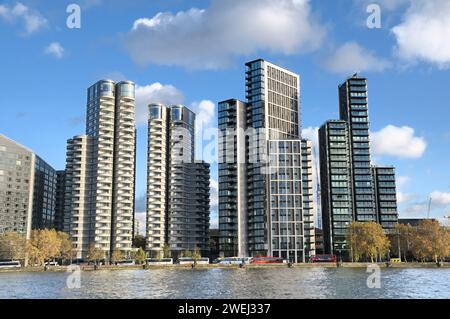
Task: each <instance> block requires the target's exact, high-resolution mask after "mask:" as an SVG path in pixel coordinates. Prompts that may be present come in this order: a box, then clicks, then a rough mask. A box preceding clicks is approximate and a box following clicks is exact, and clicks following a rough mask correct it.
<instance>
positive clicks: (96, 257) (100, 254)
mask: <svg viewBox="0 0 450 319" xmlns="http://www.w3.org/2000/svg"><path fill="white" fill-rule="evenodd" d="M104 258H105V253H104V251H103V250H101V249H100V248H97V247H95V244H91V245H90V246H89V249H88V253H87V259H88V261H90V262H94V263H95V265H97V263H98V262H99V261H100V260H102V259H104Z"/></svg>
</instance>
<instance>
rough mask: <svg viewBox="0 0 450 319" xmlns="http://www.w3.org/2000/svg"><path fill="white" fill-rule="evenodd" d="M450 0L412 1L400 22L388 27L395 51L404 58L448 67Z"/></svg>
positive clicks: (449, 56)
mask: <svg viewBox="0 0 450 319" xmlns="http://www.w3.org/2000/svg"><path fill="white" fill-rule="evenodd" d="M449 17H450V1H448V0H413V1H411V6H410V8H409V9H408V11H407V12H406V13H405V15H404V16H403V19H402V22H401V23H400V24H399V25H397V26H395V27H394V28H392V32H393V34H394V35H395V38H396V40H397V48H396V49H397V54H398V55H399V56H400V57H401V58H403V59H404V60H406V61H409V62H415V61H418V60H419V61H425V62H430V63H433V64H436V65H437V66H438V67H440V68H448V67H450V41H449V39H450V18H449Z"/></svg>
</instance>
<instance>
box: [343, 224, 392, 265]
mask: <svg viewBox="0 0 450 319" xmlns="http://www.w3.org/2000/svg"><path fill="white" fill-rule="evenodd" d="M347 243H348V244H349V246H350V248H351V252H352V260H356V261H359V260H361V258H365V259H370V260H371V262H374V260H375V259H376V258H377V256H383V255H384V254H386V253H387V251H388V250H389V240H388V238H387V236H386V235H385V233H384V231H383V228H382V227H381V225H380V224H377V223H375V222H363V223H362V222H353V223H352V224H350V226H349V228H348V229H347Z"/></svg>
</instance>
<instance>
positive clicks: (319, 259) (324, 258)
mask: <svg viewBox="0 0 450 319" xmlns="http://www.w3.org/2000/svg"><path fill="white" fill-rule="evenodd" d="M311 262H312V263H335V262H336V255H316V256H312V257H311Z"/></svg>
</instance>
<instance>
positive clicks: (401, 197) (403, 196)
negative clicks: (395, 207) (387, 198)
mask: <svg viewBox="0 0 450 319" xmlns="http://www.w3.org/2000/svg"><path fill="white" fill-rule="evenodd" d="M414 197H415V196H414V194H408V193H403V192H400V191H399V192H397V203H399V204H402V203H407V202H409V201H411V200H412V199H413V198H414Z"/></svg>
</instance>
